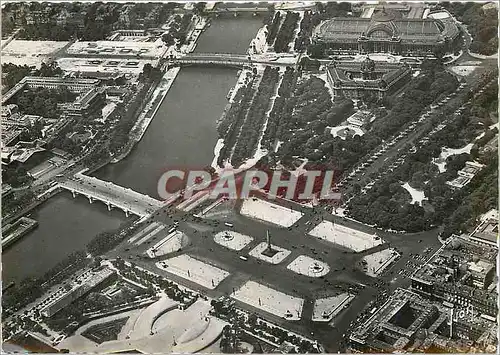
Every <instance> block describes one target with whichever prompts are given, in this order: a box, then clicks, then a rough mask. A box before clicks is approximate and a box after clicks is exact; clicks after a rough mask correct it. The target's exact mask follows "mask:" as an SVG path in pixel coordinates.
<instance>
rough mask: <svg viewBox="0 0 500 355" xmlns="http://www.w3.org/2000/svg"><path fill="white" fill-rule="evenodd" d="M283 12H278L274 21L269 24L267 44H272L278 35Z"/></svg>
mask: <svg viewBox="0 0 500 355" xmlns="http://www.w3.org/2000/svg"><path fill="white" fill-rule="evenodd" d="M280 21H281V13H280V12H276V13H275V14H274V18H273V21H272V22H271V23H269V24H268V25H267V31H268V32H267V38H266V40H267V44H268V45H269V46H272V44H273V43H274V40H275V39H276V36H277V35H278V30H279V29H280Z"/></svg>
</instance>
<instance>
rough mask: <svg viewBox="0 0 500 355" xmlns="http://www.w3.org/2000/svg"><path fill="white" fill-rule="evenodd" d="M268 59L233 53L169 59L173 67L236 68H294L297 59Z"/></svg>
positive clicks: (196, 54)
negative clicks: (247, 66) (254, 65)
mask: <svg viewBox="0 0 500 355" xmlns="http://www.w3.org/2000/svg"><path fill="white" fill-rule="evenodd" d="M283 59H285V58H279V57H275V58H270V57H265V56H256V55H254V56H249V55H245V54H233V53H188V54H186V55H185V56H183V57H180V58H173V59H169V61H170V63H171V64H174V65H216V66H236V67H242V66H245V65H252V64H262V65H272V66H295V65H297V62H298V59H299V57H297V58H295V57H293V58H286V59H285V60H284V61H283Z"/></svg>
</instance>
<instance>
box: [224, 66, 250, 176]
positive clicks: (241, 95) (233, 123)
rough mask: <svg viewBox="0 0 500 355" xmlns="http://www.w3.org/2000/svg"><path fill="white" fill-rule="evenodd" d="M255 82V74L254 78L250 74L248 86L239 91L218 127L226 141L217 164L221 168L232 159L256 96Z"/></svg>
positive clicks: (247, 79)
mask: <svg viewBox="0 0 500 355" xmlns="http://www.w3.org/2000/svg"><path fill="white" fill-rule="evenodd" d="M254 81H255V74H254V75H253V76H252V75H251V74H249V75H248V76H247V78H246V84H245V85H243V86H241V87H240V88H239V89H238V92H237V93H236V95H235V97H234V100H233V102H232V104H231V105H230V107H229V108H227V109H226V110H227V111H225V115H224V117H223V119H222V121H221V122H219V125H218V127H217V131H218V133H219V137H220V138H223V139H224V146H223V147H222V149H221V151H220V154H219V159H218V162H217V163H218V164H219V165H220V166H221V165H222V163H223V161H224V160H226V159H229V158H230V156H231V153H232V150H233V147H234V146H235V145H236V142H237V140H238V135H239V133H240V131H241V126H242V125H243V122H244V120H245V116H246V113H247V111H248V108H249V107H250V104H251V101H252V97H253V94H254V89H253V84H254Z"/></svg>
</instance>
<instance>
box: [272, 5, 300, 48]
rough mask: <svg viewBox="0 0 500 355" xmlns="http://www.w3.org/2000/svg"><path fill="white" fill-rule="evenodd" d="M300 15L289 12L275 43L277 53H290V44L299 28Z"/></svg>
mask: <svg viewBox="0 0 500 355" xmlns="http://www.w3.org/2000/svg"><path fill="white" fill-rule="evenodd" d="M298 19H299V14H298V13H297V12H287V13H286V17H285V20H284V21H283V24H282V25H281V27H280V30H279V32H278V35H277V36H276V41H275V42H274V51H275V52H276V53H286V52H288V51H289V49H290V48H289V47H290V42H291V41H292V39H293V36H294V34H295V29H296V28H297V21H298Z"/></svg>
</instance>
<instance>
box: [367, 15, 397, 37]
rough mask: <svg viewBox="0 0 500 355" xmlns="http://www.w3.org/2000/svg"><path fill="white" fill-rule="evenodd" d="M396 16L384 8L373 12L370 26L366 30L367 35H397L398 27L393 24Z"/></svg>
mask: <svg viewBox="0 0 500 355" xmlns="http://www.w3.org/2000/svg"><path fill="white" fill-rule="evenodd" d="M396 18H397V16H396V14H394V13H393V12H391V11H387V10H386V9H385V8H382V10H380V11H378V12H376V13H375V14H373V16H372V18H371V22H370V26H369V27H368V30H367V31H366V36H367V37H372V36H374V37H388V38H392V37H397V36H398V32H399V31H398V28H397V27H396V25H395V24H394V22H393V21H394V20H395V19H396Z"/></svg>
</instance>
